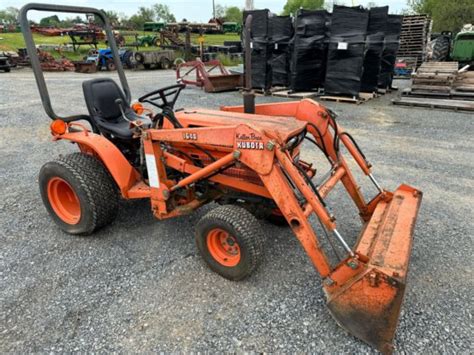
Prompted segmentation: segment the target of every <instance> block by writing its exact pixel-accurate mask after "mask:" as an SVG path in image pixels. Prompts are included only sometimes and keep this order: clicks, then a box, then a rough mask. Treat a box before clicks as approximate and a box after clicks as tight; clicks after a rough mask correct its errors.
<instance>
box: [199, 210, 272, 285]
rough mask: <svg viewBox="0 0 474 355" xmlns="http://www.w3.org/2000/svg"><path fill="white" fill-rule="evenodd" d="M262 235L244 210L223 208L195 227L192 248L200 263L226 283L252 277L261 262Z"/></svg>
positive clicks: (254, 219) (206, 216) (253, 220)
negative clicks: (194, 238)
mask: <svg viewBox="0 0 474 355" xmlns="http://www.w3.org/2000/svg"><path fill="white" fill-rule="evenodd" d="M263 244H264V236H263V232H262V230H261V228H260V224H259V222H258V220H257V219H256V218H255V217H254V216H253V215H252V214H251V213H250V212H248V211H247V210H245V209H244V208H242V207H239V206H234V205H224V206H220V207H217V208H216V209H214V210H212V211H210V212H209V213H207V214H206V215H205V216H204V217H203V218H202V219H201V220H200V221H199V223H198V224H197V226H196V245H197V247H198V249H199V252H200V253H201V255H202V257H203V259H204V261H205V262H206V263H207V265H208V266H209V267H210V268H211V270H213V271H215V272H216V273H218V274H219V275H221V276H223V277H225V278H226V279H229V280H234V281H236V280H242V279H244V278H246V277H248V276H249V275H250V274H252V273H253V272H254V271H255V269H256V268H257V266H258V265H259V264H260V262H261V261H262V259H263Z"/></svg>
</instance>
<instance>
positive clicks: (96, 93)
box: [82, 78, 129, 121]
mask: <svg viewBox="0 0 474 355" xmlns="http://www.w3.org/2000/svg"><path fill="white" fill-rule="evenodd" d="M82 90H83V91H84V98H85V100H86V105H87V109H88V110H89V114H90V115H91V117H93V118H94V119H97V118H99V119H102V120H106V121H111V120H115V119H116V118H118V117H120V116H121V112H120V108H119V107H118V105H117V104H116V103H115V101H116V100H117V99H121V100H122V102H123V104H124V106H125V107H128V106H129V103H128V102H127V99H126V97H125V94H124V93H123V91H122V90H121V89H120V87H119V86H118V85H117V83H116V82H115V81H114V80H112V79H110V78H98V79H92V80H87V81H84V82H83V83H82Z"/></svg>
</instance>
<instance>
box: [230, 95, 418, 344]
mask: <svg viewBox="0 0 474 355" xmlns="http://www.w3.org/2000/svg"><path fill="white" fill-rule="evenodd" d="M221 110H223V111H227V112H243V106H234V107H222V108H221ZM255 113H256V114H259V115H269V116H279V117H282V116H285V117H288V119H291V118H296V119H297V120H301V121H305V122H307V123H308V126H307V130H308V132H309V133H310V134H311V135H312V136H313V139H314V141H315V142H316V143H317V144H318V146H319V147H320V148H321V150H323V152H324V153H325V155H326V157H327V159H328V160H329V162H330V163H331V165H332V168H331V175H330V177H329V178H328V179H326V180H325V181H324V182H323V183H322V184H321V185H320V186H315V185H314V183H313V182H312V181H311V179H308V177H306V176H304V173H303V172H302V171H300V169H298V167H297V164H295V162H294V161H293V160H292V158H291V156H290V155H289V154H288V152H287V151H286V150H285V145H284V144H281V142H280V144H277V145H276V146H275V148H274V149H275V159H276V161H277V164H275V166H274V168H273V169H272V170H271V172H270V173H269V174H261V175H260V178H261V179H262V181H263V182H264V184H265V187H266V188H267V190H268V191H269V193H270V194H271V195H272V197H273V199H274V201H275V202H276V204H277V205H278V207H279V209H280V210H281V212H282V214H283V215H284V216H285V218H286V220H287V221H288V223H289V225H290V227H291V228H292V230H293V232H294V233H295V235H296V236H297V238H298V240H299V241H300V243H301V244H302V246H303V248H304V250H305V251H306V253H307V254H308V256H309V258H310V260H311V262H312V263H313V265H314V266H315V268H316V269H317V271H318V272H319V274H320V275H321V277H322V278H323V287H324V290H325V293H326V295H327V301H328V308H329V309H330V311H331V314H332V316H333V317H334V318H335V319H336V321H337V323H338V324H339V325H340V326H342V327H343V328H345V329H347V330H348V331H349V332H351V333H352V334H353V335H355V336H356V337H358V338H360V339H362V340H363V341H365V342H367V343H368V344H370V345H372V346H374V347H376V348H377V349H379V350H380V351H382V352H383V353H390V352H391V351H392V349H393V346H392V342H393V338H394V335H395V330H396V327H397V323H398V318H399V314H400V309H401V304H402V301H403V296H404V292H405V284H406V277H407V271H408V265H409V259H410V254H411V248H412V240H413V232H414V226H415V221H416V217H417V214H418V210H419V207H420V203H421V197H422V193H421V192H420V191H419V190H417V189H415V188H412V187H410V186H407V185H401V186H400V187H399V188H398V189H397V190H396V191H395V192H389V191H386V190H384V189H383V188H382V187H381V186H380V185H379V183H378V182H377V180H375V178H374V177H373V175H372V172H371V164H370V163H369V162H368V161H367V159H366V157H365V156H364V154H363V153H362V151H361V150H360V148H359V147H358V146H357V143H356V142H355V140H354V138H353V137H352V136H351V135H350V134H348V133H346V132H345V131H344V130H343V129H342V128H341V127H340V126H339V125H338V124H337V123H336V121H335V117H334V114H333V113H332V112H330V111H329V110H327V109H325V108H324V107H323V106H321V105H319V104H318V103H316V102H314V101H312V100H303V101H301V102H291V103H277V104H261V105H256V110H255ZM341 144H343V145H344V146H345V147H346V148H347V150H348V152H349V154H350V155H351V156H352V157H353V159H354V160H355V161H356V162H357V164H358V165H359V167H360V169H361V170H362V171H363V172H364V174H365V175H366V176H368V178H370V180H371V181H372V182H373V183H374V185H375V186H376V188H377V189H378V191H379V192H378V194H377V195H376V196H375V197H374V198H373V199H372V200H371V201H370V202H366V201H365V200H364V198H363V196H362V194H361V191H360V187H359V185H358V184H357V182H356V180H355V178H354V176H353V174H352V173H351V171H350V169H349V166H348V164H347V163H346V161H345V159H344V157H343V156H342V154H341V152H340V149H339V147H340V145H341ZM254 168H256V167H254ZM339 182H341V183H342V184H343V186H344V187H345V189H346V191H347V192H348V194H349V195H350V196H351V198H352V200H353V201H354V203H355V205H356V206H357V208H358V210H359V213H360V215H361V217H362V219H363V221H364V222H365V223H364V226H363V228H362V232H361V233H360V235H359V238H358V240H357V242H356V244H355V245H353V246H352V247H351V246H349V245H348V244H347V243H346V241H345V238H344V237H343V236H342V235H341V234H340V233H339V232H338V230H337V225H336V224H337V219H336V216H334V215H332V214H331V213H330V212H329V210H328V206H327V204H326V202H325V200H324V197H326V196H327V195H328V194H329V193H330V192H331V190H332V189H333V188H334V187H335V186H336V185H337V184H338V183H339ZM297 196H303V199H304V201H303V202H301V199H298V198H297ZM312 214H315V215H316V217H317V218H318V219H319V220H320V221H321V223H322V225H323V226H324V228H325V229H326V230H327V231H328V232H329V233H330V234H331V235H332V236H333V238H334V240H335V242H338V243H339V244H340V245H341V246H342V247H343V249H344V250H345V252H346V256H345V257H344V258H343V259H342V260H341V261H340V262H339V263H338V264H337V265H335V266H334V267H333V266H331V265H330V263H329V261H328V257H327V256H326V254H325V252H324V251H323V250H322V248H321V243H320V240H319V239H318V238H319V237H318V236H317V235H316V232H315V230H314V229H313V227H312V225H311V224H310V223H309V222H308V219H309V217H310V216H311V215H312Z"/></svg>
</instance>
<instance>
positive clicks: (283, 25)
mask: <svg viewBox="0 0 474 355" xmlns="http://www.w3.org/2000/svg"><path fill="white" fill-rule="evenodd" d="M269 28H270V38H271V42H272V44H273V50H272V57H271V60H270V67H271V71H272V79H271V81H272V85H273V86H288V85H289V82H290V41H291V38H292V37H293V32H294V31H293V21H292V20H291V17H290V16H272V17H270V22H269Z"/></svg>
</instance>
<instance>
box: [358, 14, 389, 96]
mask: <svg viewBox="0 0 474 355" xmlns="http://www.w3.org/2000/svg"><path fill="white" fill-rule="evenodd" d="M387 19H388V6H383V7H374V8H371V9H370V11H369V25H368V27H367V37H366V52H365V58H364V72H363V74H362V82H361V88H360V91H362V92H376V91H377V87H378V81H379V75H380V69H381V61H382V53H383V48H384V39H385V29H386V26H387Z"/></svg>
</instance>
